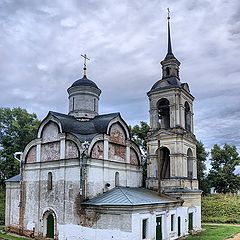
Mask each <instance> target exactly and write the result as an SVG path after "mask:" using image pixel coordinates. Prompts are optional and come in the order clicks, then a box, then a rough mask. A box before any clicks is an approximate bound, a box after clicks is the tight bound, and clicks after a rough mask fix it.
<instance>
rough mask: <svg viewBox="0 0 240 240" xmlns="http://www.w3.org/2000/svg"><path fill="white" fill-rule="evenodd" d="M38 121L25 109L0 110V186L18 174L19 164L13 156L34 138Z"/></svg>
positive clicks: (34, 115)
mask: <svg viewBox="0 0 240 240" xmlns="http://www.w3.org/2000/svg"><path fill="white" fill-rule="evenodd" d="M39 124H40V121H39V120H38V119H37V115H36V114H34V113H33V114H30V113H28V112H27V111H26V110H25V109H22V108H20V107H18V108H13V109H10V108H0V146H1V147H0V184H1V185H2V184H3V182H4V180H5V179H7V178H10V177H12V176H14V175H16V174H18V173H19V163H18V162H17V161H16V160H15V159H14V157H13V154H14V153H15V152H18V151H23V150H24V147H25V146H26V144H27V143H28V142H30V141H31V140H32V139H34V138H35V137H36V133H37V129H38V126H39Z"/></svg>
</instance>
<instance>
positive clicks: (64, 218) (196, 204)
mask: <svg viewBox="0 0 240 240" xmlns="http://www.w3.org/2000/svg"><path fill="white" fill-rule="evenodd" d="M169 21H170V17H169V16H168V50H167V55H166V57H165V58H164V60H163V61H162V62H161V65H162V78H161V79H160V80H158V81H156V82H155V83H154V84H153V86H152V87H151V89H150V91H148V92H147V96H148V99H149V114H150V130H149V132H148V136H147V179H146V184H145V185H146V187H145V188H144V187H143V186H142V183H143V171H142V160H141V153H140V149H139V146H137V145H136V144H135V143H134V142H133V141H132V139H131V134H130V130H129V128H128V124H127V123H126V122H125V121H124V120H123V119H122V117H121V115H120V113H118V112H116V113H108V114H99V111H98V105H99V99H100V95H101V92H102V91H101V90H100V88H99V87H98V86H97V84H96V83H95V82H93V81H91V80H89V79H88V78H87V74H86V60H87V56H86V55H83V57H84V59H85V62H84V74H83V77H82V78H81V79H79V80H77V81H75V82H74V83H73V84H72V85H71V86H70V87H69V88H68V89H67V92H68V99H69V112H68V114H63V113H58V112H52V111H50V112H49V113H48V114H47V116H46V117H45V118H44V119H43V120H42V122H41V124H40V127H39V129H38V133H37V136H36V139H34V140H33V141H31V142H30V143H29V144H28V145H27V146H26V147H25V149H24V151H23V153H22V154H21V156H20V157H21V159H20V160H21V162H22V168H21V173H20V174H19V175H17V176H15V177H13V178H10V179H8V180H6V213H5V221H6V222H5V225H6V229H8V230H9V231H11V232H15V233H18V234H23V235H26V236H31V237H42V238H48V239H58V240H113V239H116V240H129V239H131V240H143V239H145V240H147V239H151V240H153V239H154V240H172V239H178V238H179V237H182V236H185V235H187V234H189V233H190V232H191V231H199V230H201V191H200V190H199V189H198V180H197V163H196V138H195V135H194V133H193V100H194V97H193V96H192V95H191V93H190V90H189V86H188V84H187V83H182V82H181V81H180V77H179V66H180V62H179V61H178V60H177V58H176V57H175V56H174V54H173V51H172V45H171V36H170V23H169Z"/></svg>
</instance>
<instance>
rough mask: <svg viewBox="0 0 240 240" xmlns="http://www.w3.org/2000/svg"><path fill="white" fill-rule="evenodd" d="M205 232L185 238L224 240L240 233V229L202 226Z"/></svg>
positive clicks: (227, 226)
mask: <svg viewBox="0 0 240 240" xmlns="http://www.w3.org/2000/svg"><path fill="white" fill-rule="evenodd" d="M202 228H203V229H205V231H202V232H200V233H198V234H197V235H192V236H189V237H187V238H186V239H187V240H224V239H227V238H231V237H233V236H234V235H235V234H237V233H240V227H237V226H229V225H203V226H202Z"/></svg>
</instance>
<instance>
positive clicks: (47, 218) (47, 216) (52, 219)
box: [43, 209, 57, 239]
mask: <svg viewBox="0 0 240 240" xmlns="http://www.w3.org/2000/svg"><path fill="white" fill-rule="evenodd" d="M56 223H57V220H56V214H55V212H54V211H53V210H52V209H48V210H47V211H46V212H45V213H44V214H43V236H44V237H47V238H50V239H54V237H55V235H56V231H57V230H56V226H57V224H56Z"/></svg>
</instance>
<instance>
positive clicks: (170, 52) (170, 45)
mask: <svg viewBox="0 0 240 240" xmlns="http://www.w3.org/2000/svg"><path fill="white" fill-rule="evenodd" d="M167 11H168V16H167V24H168V51H167V55H166V57H165V60H166V59H169V58H172V57H174V55H173V52H172V43H171V31H170V10H169V8H167Z"/></svg>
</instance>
